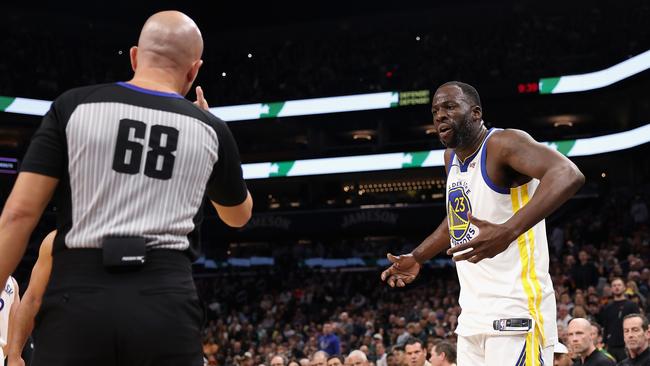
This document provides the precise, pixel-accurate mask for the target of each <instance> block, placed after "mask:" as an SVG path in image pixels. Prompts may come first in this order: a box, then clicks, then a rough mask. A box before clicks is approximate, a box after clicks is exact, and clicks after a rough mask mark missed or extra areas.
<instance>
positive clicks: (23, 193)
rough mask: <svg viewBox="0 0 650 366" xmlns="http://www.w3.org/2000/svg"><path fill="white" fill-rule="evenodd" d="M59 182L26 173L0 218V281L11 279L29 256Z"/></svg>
mask: <svg viewBox="0 0 650 366" xmlns="http://www.w3.org/2000/svg"><path fill="white" fill-rule="evenodd" d="M58 182H59V180H58V179H56V178H52V177H49V176H45V175H41V174H35V173H29V172H22V173H20V174H19V175H18V178H17V179H16V183H15V184H14V187H13V189H12V191H11V194H10V195H9V198H8V199H7V202H6V203H5V207H4V210H2V215H1V216H0V253H2V255H0V281H1V282H2V283H6V282H7V278H9V275H10V274H11V272H13V270H14V269H15V268H16V266H17V265H18V262H19V261H20V258H21V257H22V256H23V253H24V252H25V248H26V247H27V241H28V240H29V236H30V235H31V233H32V230H34V227H35V226H36V224H37V223H38V220H39V219H40V217H41V214H42V213H43V210H45V206H47V203H48V202H49V201H50V198H51V197H52V194H53V193H54V189H55V188H56V185H57V184H58Z"/></svg>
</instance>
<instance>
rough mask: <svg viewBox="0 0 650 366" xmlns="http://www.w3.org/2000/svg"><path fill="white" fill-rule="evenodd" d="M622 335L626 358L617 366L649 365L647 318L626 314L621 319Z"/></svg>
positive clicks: (649, 334) (649, 335)
mask: <svg viewBox="0 0 650 366" xmlns="http://www.w3.org/2000/svg"><path fill="white" fill-rule="evenodd" d="M623 335H624V337H625V348H626V349H627V353H628V355H629V357H628V358H626V359H625V360H623V361H622V362H620V363H619V366H648V365H650V350H648V341H649V340H650V330H649V329H648V318H646V317H645V316H644V315H641V314H628V315H626V316H625V318H623Z"/></svg>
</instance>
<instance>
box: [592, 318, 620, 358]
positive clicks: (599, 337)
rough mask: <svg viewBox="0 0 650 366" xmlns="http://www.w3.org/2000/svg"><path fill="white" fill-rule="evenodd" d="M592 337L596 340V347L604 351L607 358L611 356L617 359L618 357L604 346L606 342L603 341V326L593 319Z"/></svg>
mask: <svg viewBox="0 0 650 366" xmlns="http://www.w3.org/2000/svg"><path fill="white" fill-rule="evenodd" d="M591 339H592V340H593V342H594V347H596V350H598V351H599V352H602V353H603V354H604V355H605V356H607V358H610V359H611V360H612V361H616V358H614V356H612V355H611V354H610V353H609V352H607V350H606V349H605V348H604V347H605V344H604V343H603V328H602V327H601V326H600V324H598V323H596V322H595V321H591Z"/></svg>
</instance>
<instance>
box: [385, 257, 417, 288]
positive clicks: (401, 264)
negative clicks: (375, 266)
mask: <svg viewBox="0 0 650 366" xmlns="http://www.w3.org/2000/svg"><path fill="white" fill-rule="evenodd" d="M386 257H387V258H388V260H389V261H391V263H393V264H392V265H391V266H390V267H388V269H387V270H385V271H384V272H382V273H381V280H382V281H386V282H387V283H388V285H389V286H390V287H395V286H397V287H404V286H406V285H407V284H409V283H411V282H413V280H415V277H417V275H418V273H420V263H418V262H416V261H415V258H413V255H412V254H402V255H398V256H394V255H392V254H390V253H388V255H387V256H386Z"/></svg>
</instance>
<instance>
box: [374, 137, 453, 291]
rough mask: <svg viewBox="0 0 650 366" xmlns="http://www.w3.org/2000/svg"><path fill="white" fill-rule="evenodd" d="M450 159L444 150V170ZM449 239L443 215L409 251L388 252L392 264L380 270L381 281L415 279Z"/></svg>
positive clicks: (403, 282)
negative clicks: (429, 233) (440, 220)
mask: <svg viewBox="0 0 650 366" xmlns="http://www.w3.org/2000/svg"><path fill="white" fill-rule="evenodd" d="M450 159H451V150H445V153H444V161H445V170H446V169H448V167H449V160H450ZM447 173H449V172H447ZM449 240H450V239H449V223H448V220H447V216H446V215H445V218H444V219H443V220H442V222H441V223H440V225H438V228H436V230H434V232H433V233H431V235H429V236H427V237H426V238H425V239H424V240H423V241H422V243H420V245H418V246H417V247H416V248H415V249H414V250H413V251H412V252H411V253H408V254H403V255H399V256H394V255H392V254H390V253H388V255H387V257H388V260H389V261H391V263H392V265H391V266H390V267H389V268H388V269H386V270H385V271H384V272H382V274H381V279H382V281H387V282H388V285H389V286H391V287H395V286H397V287H404V286H406V284H408V283H410V282H412V281H413V280H415V277H417V275H418V273H419V272H420V267H421V265H422V264H423V263H424V262H426V261H428V260H429V259H431V258H433V257H435V256H436V255H438V253H440V252H442V251H443V250H445V249H446V248H448V247H449Z"/></svg>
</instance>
